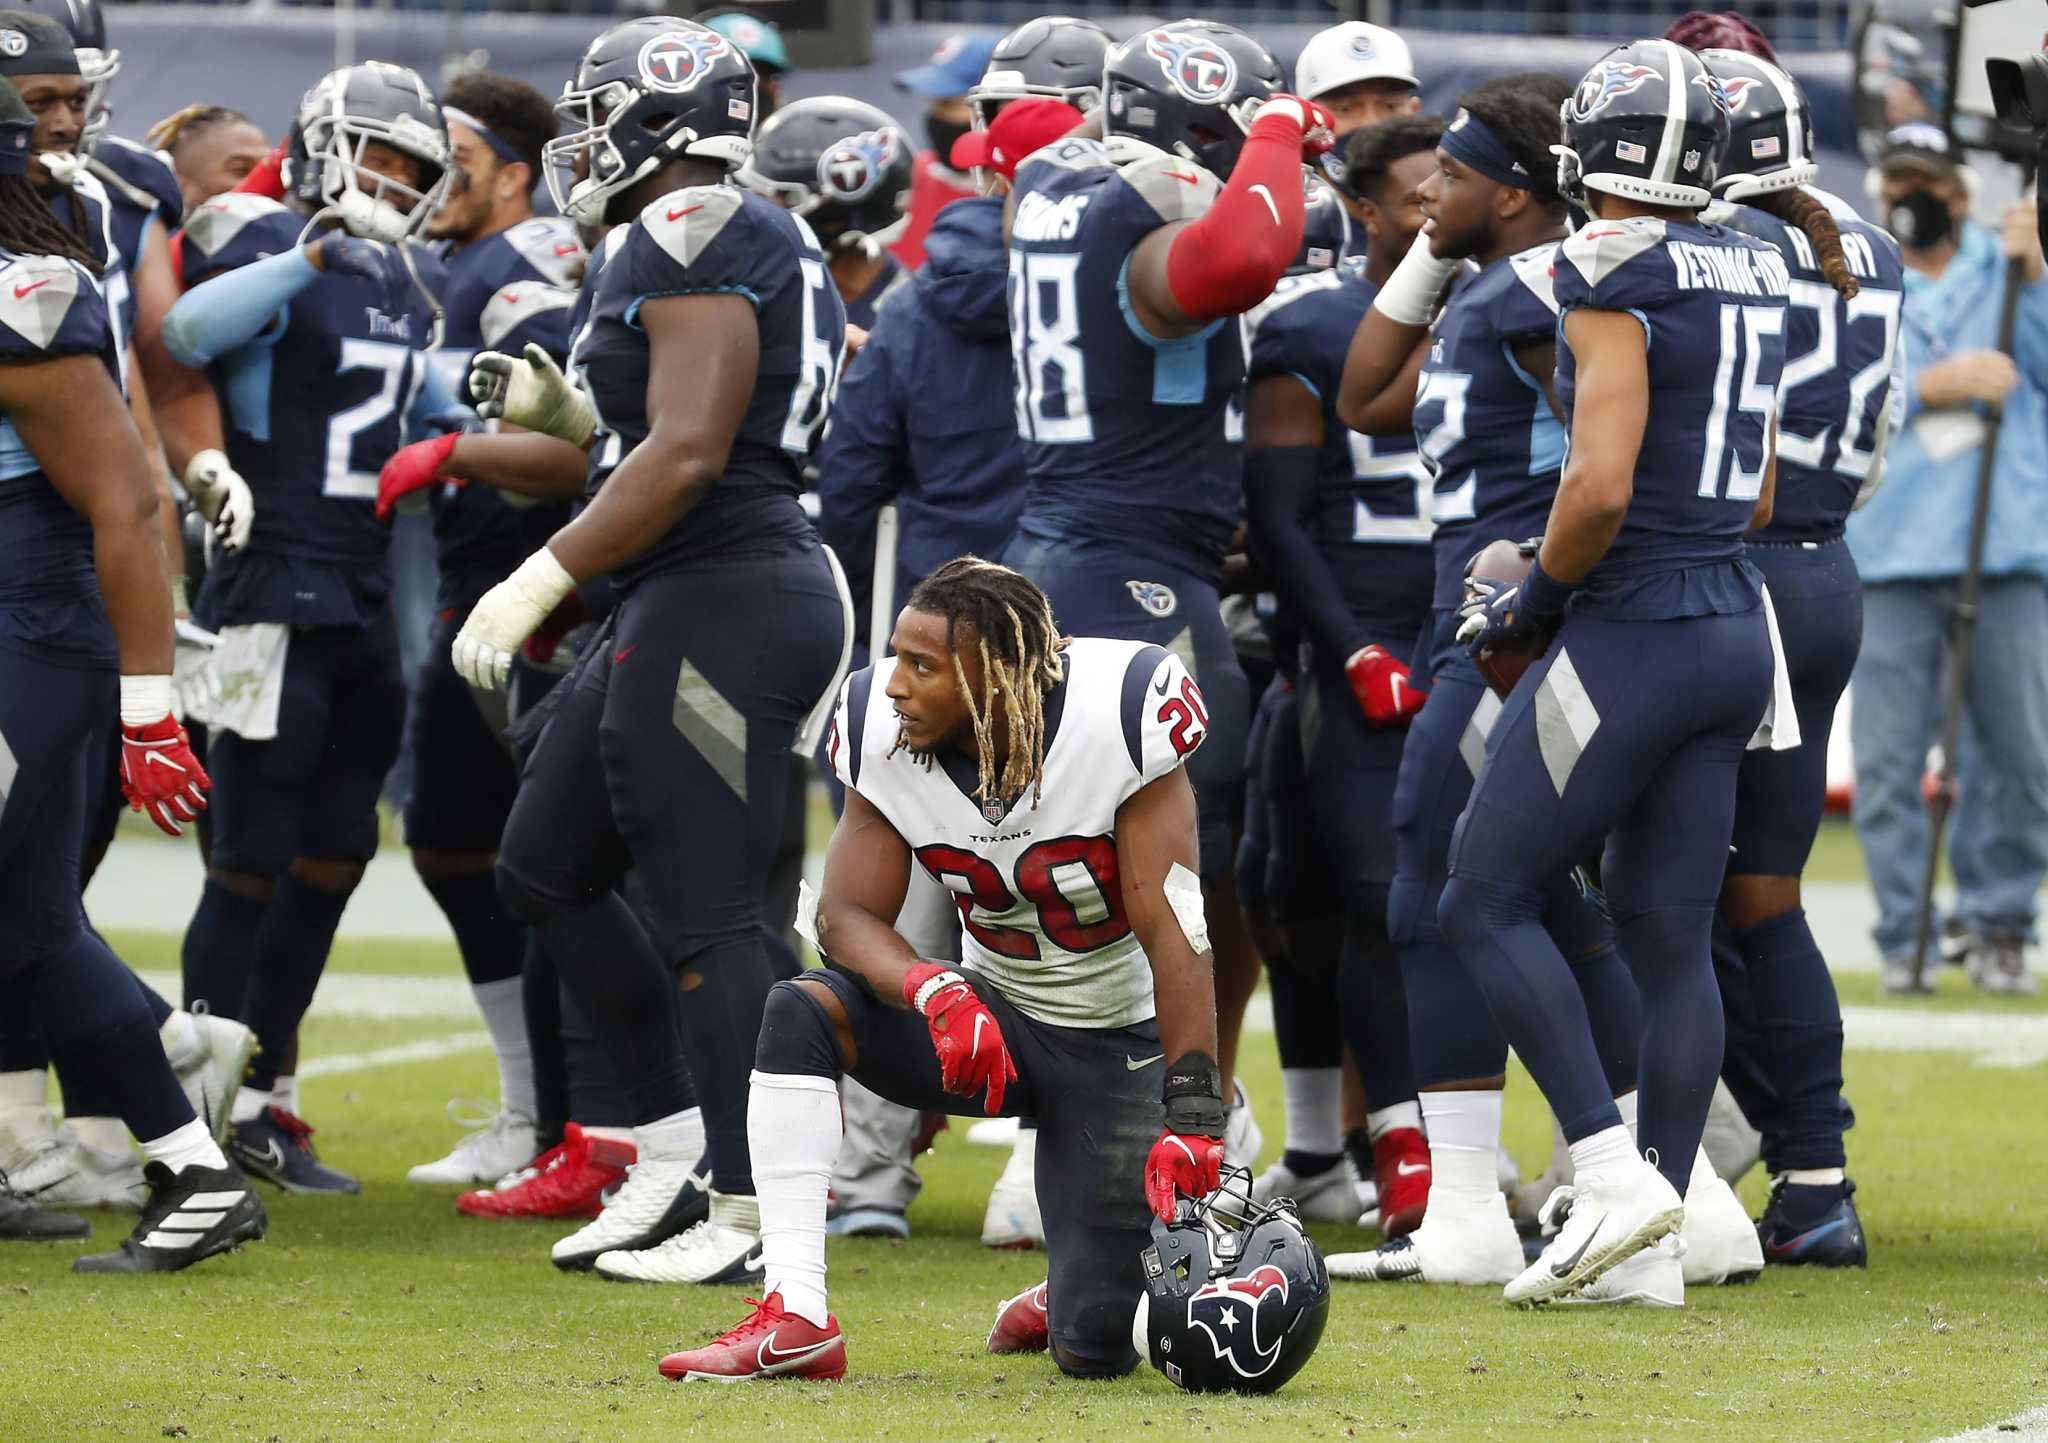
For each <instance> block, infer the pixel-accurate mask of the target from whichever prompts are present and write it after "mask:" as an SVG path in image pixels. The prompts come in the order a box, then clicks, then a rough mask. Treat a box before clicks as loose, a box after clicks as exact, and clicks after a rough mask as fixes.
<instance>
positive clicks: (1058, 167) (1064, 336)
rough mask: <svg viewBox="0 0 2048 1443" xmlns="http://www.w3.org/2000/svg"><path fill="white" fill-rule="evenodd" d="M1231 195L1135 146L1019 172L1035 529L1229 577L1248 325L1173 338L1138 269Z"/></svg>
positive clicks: (1025, 407) (1017, 318) (1016, 354)
mask: <svg viewBox="0 0 2048 1443" xmlns="http://www.w3.org/2000/svg"><path fill="white" fill-rule="evenodd" d="M1218 190H1219V187H1218V185H1217V182H1216V178H1215V177H1214V176H1212V175H1210V174H1209V172H1207V171H1206V170H1203V169H1202V168H1201V167H1200V166H1198V165H1194V164H1192V163H1191V162H1187V161H1182V160H1179V159H1177V158H1176V157H1174V156H1170V155H1168V154H1166V152H1164V151H1160V150H1155V149H1153V148H1152V147H1150V146H1142V145H1136V144H1135V143H1133V142H1130V141H1116V142H1111V143H1109V144H1104V143H1103V142H1100V141H1093V140H1062V141H1059V142H1057V143H1055V144H1053V145H1050V146H1047V147H1046V148H1045V149H1043V150H1041V151H1038V152H1037V153H1036V154H1034V155H1033V156H1031V158H1030V159H1029V160H1027V161H1025V162H1024V164H1023V165H1022V166H1021V167H1019V169H1018V172H1017V188H1016V191H1015V192H1014V195H1013V198H1012V200H1011V212H1010V290H1009V301H1010V337H1011V340H1010V345H1011V350H1012V355H1013V359H1014V362H1015V365H1014V370H1015V375H1016V385H1017V430H1018V433H1019V434H1020V435H1021V436H1022V437H1023V439H1024V460H1025V469H1026V473H1027V475H1028V476H1029V480H1030V494H1029V496H1028V497H1027V499H1026V501H1025V503H1024V516H1023V522H1022V524H1023V525H1025V526H1028V527H1031V528H1033V529H1035V530H1038V531H1040V532H1042V533H1049V534H1051V535H1053V536H1072V537H1086V538H1089V539H1099V538H1102V537H1115V538H1118V540H1119V541H1120V542H1122V543H1123V544H1125V545H1127V546H1129V547H1130V549H1131V550H1132V551H1134V552H1136V553H1138V554H1141V555H1145V556H1148V557H1152V558H1154V559H1156V560H1159V561H1161V562H1164V563H1166V564H1169V565H1173V566H1177V567H1179V568H1181V569H1182V570H1184V571H1187V572H1190V573H1192V574H1193V575H1196V576H1200V577H1210V576H1214V575H1215V574H1216V573H1217V571H1218V569H1219V567H1220V565H1221V563H1222V560H1223V555H1224V552H1225V550H1226V549H1227V548H1228V547H1229V544H1230V538H1231V533H1232V532H1233V531H1234V530H1235V529H1236V526H1237V521H1238V516H1239V514H1240V511H1241V509H1242V505H1243V496H1242V491H1241V485H1240V473H1241V471H1242V457H1241V455H1240V451H1241V449H1242V443H1243V441H1244V416H1243V410H1242V403H1243V396H1244V378H1245V364H1246V350H1247V347H1246V343H1245V337H1244V331H1243V327H1242V326H1241V324H1240V323H1239V321H1238V319H1237V318H1235V317H1226V318H1224V319H1222V320H1218V321H1215V322H1212V323H1211V324H1209V325H1208V326H1205V327H1204V328H1203V329H1201V330H1199V331H1197V332H1195V333H1194V334H1193V335H1190V336H1186V337H1183V338H1182V339H1180V340H1174V341H1162V340H1159V339H1157V338H1156V337H1154V336H1152V335H1150V334H1149V333H1147V332H1146V330H1145V328H1144V326H1143V325H1142V324H1141V323H1140V322H1139V320H1138V317H1137V314H1136V313H1135V312H1134V311H1133V310H1132V309H1131V305H1130V296H1129V278H1128V269H1129V265H1130V257H1131V252H1132V251H1133V250H1135V249H1136V248H1137V245H1138V242H1139V241H1141V240H1143V239H1144V238H1145V237H1146V236H1147V235H1149V234H1150V233H1151V232H1153V231H1155V230H1157V229H1159V227H1161V226H1163V225H1170V224H1172V223H1174V222H1176V221H1188V220H1194V219H1197V218H1198V217H1200V216H1201V215H1202V214H1203V212H1205V211H1206V210H1207V209H1208V208H1209V206H1210V204H1211V203H1212V202H1213V201H1214V200H1215V198H1216V195H1217V192H1218Z"/></svg>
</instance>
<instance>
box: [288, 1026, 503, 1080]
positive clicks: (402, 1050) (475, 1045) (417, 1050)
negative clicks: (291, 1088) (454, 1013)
mask: <svg viewBox="0 0 2048 1443" xmlns="http://www.w3.org/2000/svg"><path fill="white" fill-rule="evenodd" d="M490 1045H491V1034H490V1033H488V1032H484V1031H481V1030H479V1031H476V1032H451V1033H449V1034H448V1035H447V1036H446V1037H424V1038H421V1039H420V1040H419V1041H418V1042H407V1043H403V1044H401V1045H400V1046H397V1047H380V1048H378V1049H377V1050H376V1051H374V1052H344V1053H341V1054H339V1055H338V1056H334V1057H315V1058H313V1059H311V1060H310V1061H307V1062H302V1063H300V1064H299V1076H300V1077H307V1078H310V1077H345V1076H347V1075H348V1074H349V1073H351V1072H370V1071H374V1070H375V1069H377V1068H379V1067H393V1066H396V1065H397V1064H398V1063H401V1062H439V1061H440V1060H441V1059H442V1058H444V1057H455V1056H458V1055H460V1054H461V1053H464V1052H477V1051H481V1050H482V1049H484V1048H486V1047H489V1046H490Z"/></svg>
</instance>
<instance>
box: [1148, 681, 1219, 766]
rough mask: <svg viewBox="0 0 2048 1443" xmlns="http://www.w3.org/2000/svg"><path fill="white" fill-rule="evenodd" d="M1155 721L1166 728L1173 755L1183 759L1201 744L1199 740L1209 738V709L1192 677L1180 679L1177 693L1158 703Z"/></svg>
mask: <svg viewBox="0 0 2048 1443" xmlns="http://www.w3.org/2000/svg"><path fill="white" fill-rule="evenodd" d="M1158 720H1159V721H1160V722H1162V723H1164V724H1165V725H1166V726H1167V727H1168V728H1169V730H1168V731H1167V733H1166V740H1167V741H1168V742H1169V743H1171V744H1172V746H1173V751H1174V755H1175V756H1182V757H1184V756H1186V755H1187V754H1188V753H1189V752H1191V751H1193V750H1194V749H1195V748H1196V747H1198V746H1200V745H1201V744H1202V738H1203V737H1206V736H1207V735H1209V708H1208V707H1207V706H1205V705H1204V704H1203V702H1202V689H1201V688H1200V687H1198V686H1196V685H1195V679H1194V678H1193V677H1191V676H1184V677H1182V678H1181V679H1180V690H1179V691H1177V692H1176V693H1174V694H1173V695H1172V696H1169V697H1167V699H1166V700H1165V701H1164V702H1162V703H1161V704H1160V707H1159V712H1158Z"/></svg>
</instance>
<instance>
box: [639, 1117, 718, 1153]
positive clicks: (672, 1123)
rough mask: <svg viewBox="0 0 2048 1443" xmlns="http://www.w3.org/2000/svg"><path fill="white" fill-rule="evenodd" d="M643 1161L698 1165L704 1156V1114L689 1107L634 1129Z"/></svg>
mask: <svg viewBox="0 0 2048 1443" xmlns="http://www.w3.org/2000/svg"><path fill="white" fill-rule="evenodd" d="M633 1145H634V1146H635V1147H637V1148H639V1150H640V1161H642V1162H691V1163H693V1162H695V1161H696V1160H697V1159H698V1158H700V1157H702V1156H704V1114H703V1112H702V1111H700V1110H699V1109H697V1108H694V1107H686V1108H684V1109H683V1110H682V1111H681V1112H672V1113H670V1114H669V1115H668V1116H667V1117H663V1118H657V1119H656V1120H655V1121H653V1122H643V1123H641V1124H640V1125H639V1126H638V1127H636V1128H634V1129H633Z"/></svg>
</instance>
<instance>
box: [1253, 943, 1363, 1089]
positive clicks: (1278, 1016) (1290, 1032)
mask: <svg viewBox="0 0 2048 1443" xmlns="http://www.w3.org/2000/svg"><path fill="white" fill-rule="evenodd" d="M1336 980H1337V979H1336V975H1335V973H1334V972H1333V971H1321V970H1317V969H1314V968H1309V969H1303V968H1302V967H1300V966H1299V965H1298V964H1297V963H1296V962H1295V960H1294V959H1293V958H1292V957H1289V956H1285V955H1279V956H1268V957H1267V958H1266V982H1267V985H1268V986H1270V987H1271V988H1272V990H1273V1040H1274V1042H1275V1043H1276V1044H1277V1045H1278V1048H1279V1052H1280V1065H1281V1066H1282V1067H1283V1068H1310V1067H1336V1066H1339V1065H1340V1064H1342V1062H1343V1061H1344V1027H1343V1019H1342V1018H1341V1017H1340V1016H1339V1014H1338V1012H1337V988H1336Z"/></svg>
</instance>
